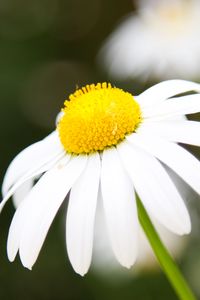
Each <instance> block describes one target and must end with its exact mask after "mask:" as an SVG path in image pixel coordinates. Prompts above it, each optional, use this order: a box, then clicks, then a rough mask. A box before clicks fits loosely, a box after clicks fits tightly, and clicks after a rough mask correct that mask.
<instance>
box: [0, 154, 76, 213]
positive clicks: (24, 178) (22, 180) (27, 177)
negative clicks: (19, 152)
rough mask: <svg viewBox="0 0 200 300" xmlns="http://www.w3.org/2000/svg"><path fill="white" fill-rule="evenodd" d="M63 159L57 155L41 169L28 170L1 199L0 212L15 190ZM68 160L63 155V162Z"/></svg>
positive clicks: (66, 156)
mask: <svg viewBox="0 0 200 300" xmlns="http://www.w3.org/2000/svg"><path fill="white" fill-rule="evenodd" d="M62 157H63V154H62V153H61V154H59V155H57V156H56V157H55V158H54V159H52V161H50V162H48V163H46V164H44V165H43V166H42V167H41V168H39V169H36V170H35V171H33V170H30V171H27V173H25V175H24V176H22V177H21V178H20V179H19V180H18V181H17V182H16V183H15V184H14V185H13V186H12V187H11V188H10V190H9V191H8V192H7V194H6V195H5V197H4V198H3V200H2V201H1V203H0V212H1V211H2V209H3V207H4V205H5V204H6V202H7V201H8V200H9V198H10V197H11V196H12V195H13V194H14V193H15V192H16V191H17V189H19V188H20V186H21V185H22V184H24V183H25V182H26V181H27V180H30V179H31V178H35V177H38V176H39V175H41V174H42V173H44V172H46V171H48V170H49V169H50V168H52V167H53V166H54V165H55V163H56V162H57V161H59V160H60V159H61V158H62ZM66 159H67V160H69V159H70V155H65V160H66Z"/></svg>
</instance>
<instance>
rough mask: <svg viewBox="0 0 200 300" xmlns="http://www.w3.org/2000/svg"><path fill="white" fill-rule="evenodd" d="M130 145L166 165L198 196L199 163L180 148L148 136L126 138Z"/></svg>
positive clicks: (199, 182)
mask: <svg viewBox="0 0 200 300" xmlns="http://www.w3.org/2000/svg"><path fill="white" fill-rule="evenodd" d="M127 140H128V141H130V142H131V143H132V144H134V145H137V146H139V147H142V148H143V149H144V150H146V151H147V152H149V153H151V154H152V155H154V156H156V157H157V158H158V159H159V160H161V161H162V162H164V163H165V164H166V165H168V166H169V167H170V168H171V169H172V170H174V171H175V173H177V174H178V175H179V176H180V177H182V179H183V180H184V181H185V182H187V183H188V184H189V185H190V186H191V187H192V188H193V189H194V190H195V191H196V192H197V193H198V194H200V162H199V161H198V159H196V158H195V157H194V156H193V155H192V154H191V153H189V152H188V151H186V150H185V149H184V148H182V147H181V146H179V145H177V144H175V143H171V142H167V141H165V140H163V139H161V138H155V137H153V136H150V135H149V134H148V135H147V134H132V135H129V136H127Z"/></svg>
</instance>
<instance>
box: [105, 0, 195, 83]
mask: <svg viewBox="0 0 200 300" xmlns="http://www.w3.org/2000/svg"><path fill="white" fill-rule="evenodd" d="M199 36H200V1H199V0H189V1H188V0H159V1H158V0H157V1H156V0H150V1H138V13H137V15H135V14H130V15H129V16H127V17H125V19H124V20H123V21H122V23H121V24H120V25H119V26H118V28H117V29H116V30H115V31H114V32H113V33H112V34H111V36H110V37H109V38H108V39H107V41H106V42H105V45H104V46H103V47H102V50H101V51H100V57H99V59H100V63H101V64H102V60H103V61H104V62H105V68H106V69H107V70H108V72H109V73H110V75H111V76H113V77H116V78H118V79H123V78H128V77H130V78H135V77H138V76H141V78H143V79H144V78H146V79H148V78H149V77H150V78H155V79H158V78H159V79H160V78H162V79H170V78H176V77H178V78H183V79H188V78H191V79H192V78H193V79H194V78H198V77H199V76H200V71H199V65H200V40H199Z"/></svg>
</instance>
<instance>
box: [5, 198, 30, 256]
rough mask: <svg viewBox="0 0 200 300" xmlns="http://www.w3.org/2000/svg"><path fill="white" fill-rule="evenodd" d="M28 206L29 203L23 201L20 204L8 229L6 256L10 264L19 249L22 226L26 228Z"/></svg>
mask: <svg viewBox="0 0 200 300" xmlns="http://www.w3.org/2000/svg"><path fill="white" fill-rule="evenodd" d="M29 206H30V201H26V200H25V201H22V202H21V203H20V205H19V207H18V208H17V210H16V212H15V214H14V217H13V219H12V222H11V225H10V228H9V233H8V240H7V255H8V259H9V260H10V261H11V262H12V261H14V259H15V257H16V255H17V252H18V249H19V243H20V236H21V232H22V230H23V228H24V226H26V223H27V216H28V213H29Z"/></svg>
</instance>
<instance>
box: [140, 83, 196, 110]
mask: <svg viewBox="0 0 200 300" xmlns="http://www.w3.org/2000/svg"><path fill="white" fill-rule="evenodd" d="M189 91H200V84H198V83H195V82H192V81H186V80H179V79H174V80H166V81H163V82H161V83H158V84H156V85H154V86H152V87H150V88H149V89H147V90H146V91H144V92H143V93H141V94H140V95H139V96H138V101H139V103H140V104H141V105H142V106H145V107H146V106H151V105H155V104H157V103H159V102H161V101H163V100H165V99H167V98H171V97H172V96H175V95H178V94H182V93H185V92H189Z"/></svg>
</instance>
